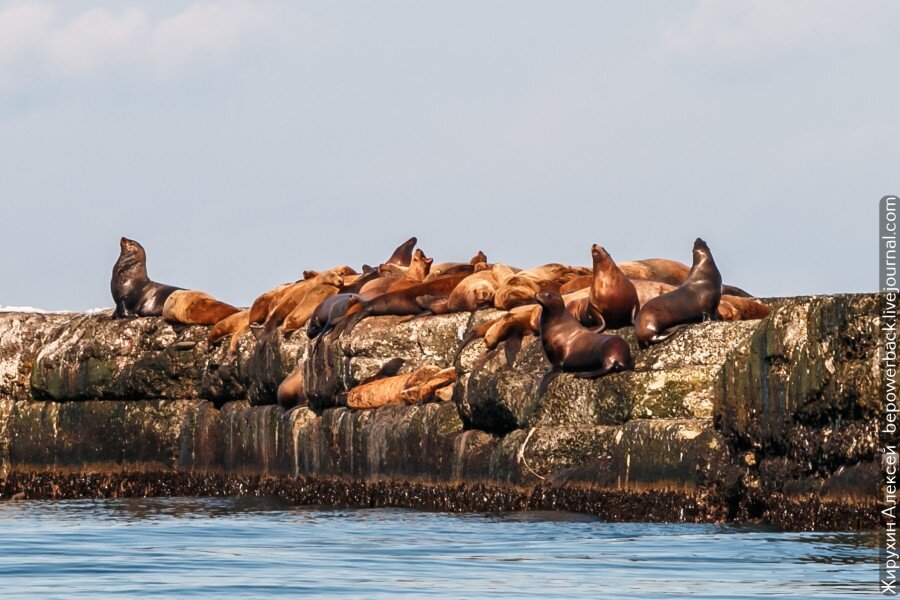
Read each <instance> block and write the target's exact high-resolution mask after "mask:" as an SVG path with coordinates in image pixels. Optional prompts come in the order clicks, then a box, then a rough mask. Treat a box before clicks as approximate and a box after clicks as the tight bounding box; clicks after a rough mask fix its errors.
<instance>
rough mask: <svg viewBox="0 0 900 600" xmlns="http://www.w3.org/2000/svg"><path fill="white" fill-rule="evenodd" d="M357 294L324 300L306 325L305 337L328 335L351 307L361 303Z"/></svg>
mask: <svg viewBox="0 0 900 600" xmlns="http://www.w3.org/2000/svg"><path fill="white" fill-rule="evenodd" d="M362 299H363V298H362V296H360V295H359V294H336V295H334V296H331V297H330V298H326V299H325V300H324V301H323V302H322V303H321V304H319V306H317V307H316V310H315V311H313V314H312V316H311V317H310V318H309V321H308V322H307V324H306V335H307V337H309V338H310V339H312V338H314V337H318V336H320V335H323V334H325V333H328V332H329V331H330V330H331V329H333V328H334V326H335V325H337V324H338V323H339V322H340V321H341V320H342V319H343V318H344V315H345V314H346V313H347V311H348V310H349V309H350V307H351V306H353V305H354V304H357V303H359V302H362Z"/></svg>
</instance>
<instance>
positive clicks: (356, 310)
mask: <svg viewBox="0 0 900 600" xmlns="http://www.w3.org/2000/svg"><path fill="white" fill-rule="evenodd" d="M466 277H467V276H466V275H445V276H444V277H438V278H437V279H432V280H431V281H423V282H421V283H417V284H416V285H413V286H410V287H407V288H404V289H401V290H395V291H390V292H387V293H385V294H381V295H380V296H376V297H375V298H372V299H366V300H365V301H364V302H361V303H359V304H357V305H355V306H352V307H350V309H349V310H348V311H347V317H352V318H350V319H349V320H348V321H346V323H347V325H346V327H347V329H348V330H352V329H353V327H355V326H356V323H358V322H359V321H361V320H362V319H364V318H365V317H368V316H379V315H400V316H405V315H418V314H421V313H422V312H423V309H422V307H421V306H420V305H419V303H418V302H417V301H416V299H417V298H419V297H420V296H449V295H450V293H451V292H452V291H453V289H454V288H455V287H456V286H457V285H459V282H461V281H462V280H463V279H465V278H466ZM364 297H365V296H364Z"/></svg>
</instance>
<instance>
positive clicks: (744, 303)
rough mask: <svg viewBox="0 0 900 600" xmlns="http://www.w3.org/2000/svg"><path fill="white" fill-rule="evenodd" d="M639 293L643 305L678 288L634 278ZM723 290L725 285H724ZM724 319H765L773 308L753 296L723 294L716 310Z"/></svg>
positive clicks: (633, 281)
mask: <svg viewBox="0 0 900 600" xmlns="http://www.w3.org/2000/svg"><path fill="white" fill-rule="evenodd" d="M631 283H633V284H634V287H635V289H636V290H637V293H638V299H639V301H640V304H641V306H643V305H645V304H647V302H649V301H650V300H652V299H653V298H656V297H657V296H662V295H663V294H668V293H669V292H671V291H673V290H675V289H677V288H676V286H674V285H669V284H668V283H660V282H658V281H645V280H643V279H635V280H632V282H631ZM722 289H723V292H724V289H725V286H722ZM716 312H718V313H719V318H720V319H721V320H723V321H748V320H751V319H764V318H765V317H767V316H769V314H771V312H772V309H770V308H769V307H768V306H766V305H765V304H763V303H762V302H760V301H759V300H755V299H753V298H745V297H743V296H734V295H731V294H725V293H723V294H722V299H721V300H719V306H718V308H717V310H716Z"/></svg>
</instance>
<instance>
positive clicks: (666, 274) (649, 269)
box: [619, 258, 691, 285]
mask: <svg viewBox="0 0 900 600" xmlns="http://www.w3.org/2000/svg"><path fill="white" fill-rule="evenodd" d="M619 269H620V270H621V271H622V272H623V273H625V276H626V277H628V278H629V279H646V280H648V281H659V282H661V283H668V284H669V285H681V284H682V282H684V279H685V278H686V277H687V275H688V273H689V272H690V270H691V268H690V267H688V266H687V265H686V264H684V263H681V262H678V261H677V260H669V259H667V258H645V259H642V260H632V261H628V262H623V263H621V264H620V265H619Z"/></svg>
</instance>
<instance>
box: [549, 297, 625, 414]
mask: <svg viewBox="0 0 900 600" xmlns="http://www.w3.org/2000/svg"><path fill="white" fill-rule="evenodd" d="M536 299H537V302H538V304H540V306H541V317H540V337H541V346H542V347H543V349H544V355H545V356H546V358H547V361H548V362H549V363H550V365H551V369H550V371H549V372H548V373H547V374H546V375H544V377H543V379H542V381H541V383H540V385H539V386H538V396H539V397H540V396H541V395H543V393H544V391H545V390H546V387H547V385H549V383H550V380H551V379H552V378H553V377H554V376H555V375H556V374H557V373H559V372H563V373H572V374H574V375H575V376H576V377H579V378H594V377H600V376H602V375H606V374H608V373H614V372H617V371H624V370H627V369H631V368H632V367H633V366H634V361H633V359H632V357H631V349H630V348H629V347H628V342H626V341H625V340H624V339H623V338H621V337H619V336H617V335H606V334H603V333H595V332H593V331H591V330H589V329H587V328H586V327H584V326H582V325H581V323H579V322H578V320H577V319H576V318H575V317H573V316H572V315H571V314H570V313H569V311H567V310H566V305H565V303H564V302H563V298H562V296H560V295H559V292H554V291H544V292H540V293H539V294H538V295H537V298H536Z"/></svg>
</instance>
